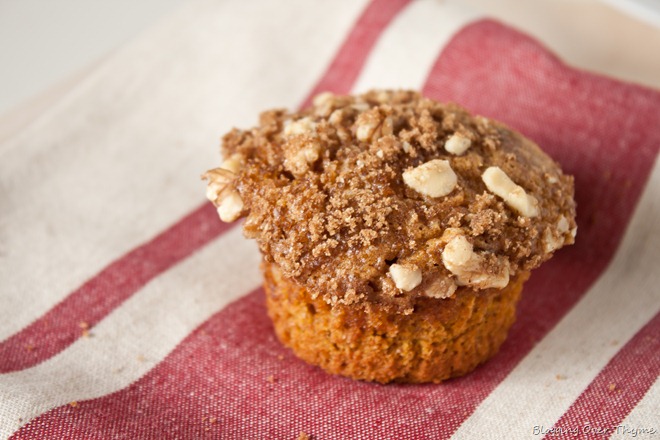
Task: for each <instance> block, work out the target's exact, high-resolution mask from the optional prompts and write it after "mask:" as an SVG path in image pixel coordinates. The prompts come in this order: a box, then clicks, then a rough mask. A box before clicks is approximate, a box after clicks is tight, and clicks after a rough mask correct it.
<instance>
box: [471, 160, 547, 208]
mask: <svg viewBox="0 0 660 440" xmlns="http://www.w3.org/2000/svg"><path fill="white" fill-rule="evenodd" d="M481 179H482V180H483V181H484V183H485V184H486V188H488V190H489V191H490V192H492V193H493V194H495V195H496V196H499V197H501V198H502V199H503V200H504V202H505V203H506V204H507V205H509V207H510V208H511V209H513V210H514V211H516V212H517V213H519V214H521V215H523V216H525V217H536V216H537V215H539V202H538V200H536V198H535V197H534V196H532V195H530V194H527V193H526V192H525V190H524V189H523V187H521V186H519V185H516V184H515V183H514V182H513V180H511V179H510V178H509V176H507V174H506V173H505V172H504V171H502V169H501V168H500V167H488V168H487V169H486V171H484V173H483V174H482V175H481Z"/></svg>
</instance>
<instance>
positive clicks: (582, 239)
mask: <svg viewBox="0 0 660 440" xmlns="http://www.w3.org/2000/svg"><path fill="white" fill-rule="evenodd" d="M373 87H381V88H382V87H396V88H400V87H404V88H415V89H420V90H422V91H423V93H424V94H425V95H427V96H430V97H433V98H436V99H439V100H443V101H455V102H458V103H461V104H462V105H464V106H466V107H467V108H469V109H470V110H472V111H473V112H475V113H478V114H482V115H485V116H489V117H493V118H496V119H499V120H502V121H504V122H506V123H507V124H509V125H511V126H512V127H514V128H516V129H517V130H520V131H521V132H523V133H524V134H526V135H527V136H529V137H530V138H532V139H534V140H535V141H536V142H538V143H539V144H540V145H541V146H542V147H543V148H544V149H545V150H546V151H547V152H548V153H549V154H550V155H551V156H552V157H553V158H555V159H556V160H557V161H558V162H560V163H561V164H562V167H563V168H564V170H565V171H566V172H568V173H570V174H573V175H574V176H575V182H576V199H577V202H578V224H579V230H578V237H577V243H576V244H575V245H574V246H571V247H569V248H566V249H563V250H561V251H560V252H558V254H557V255H556V256H555V258H553V259H552V260H551V261H550V262H549V263H546V264H545V265H544V266H542V268H540V269H539V270H537V271H536V272H534V274H533V276H532V278H531V279H530V281H529V282H528V284H527V285H526V287H525V291H524V295H523V299H522V301H521V304H520V307H519V311H518V320H517V322H516V324H515V325H514V327H513V328H512V330H511V333H510V337H509V339H508V340H507V342H506V343H505V344H504V346H503V347H502V350H501V352H500V353H499V354H498V355H497V356H496V357H495V358H494V359H492V360H491V361H489V362H488V363H487V364H485V365H483V366H482V367H480V368H478V369H477V370H476V371H475V372H474V373H472V374H470V375H468V376H466V377H464V378H460V379H457V380H452V381H449V382H447V383H444V384H440V385H387V386H382V385H376V384H369V383H362V382H356V381H351V380H348V379H343V378H339V377H334V376H329V375H327V374H325V373H323V372H322V371H321V370H319V369H318V368H315V367H311V366H308V365H306V364H305V363H303V362H301V361H299V360H298V359H297V358H295V357H294V356H293V355H292V353H291V352H290V351H288V350H287V349H284V348H283V347H282V346H281V345H280V344H279V343H278V342H277V340H276V339H275V336H274V333H273V330H272V327H271V324H270V322H269V320H268V318H267V316H266V313H265V306H264V297H263V291H262V290H261V288H260V275H259V273H258V264H259V258H260V257H259V255H258V252H257V249H256V246H255V245H254V243H252V242H249V241H247V240H246V239H244V238H243V237H242V235H241V231H240V225H237V224H231V225H226V224H222V223H221V222H220V221H219V220H218V219H217V215H216V213H215V210H214V209H213V207H212V206H211V205H210V204H209V203H206V202H204V199H203V194H204V184H203V183H202V182H200V181H199V180H198V176H199V175H200V174H201V172H203V171H205V170H206V169H208V168H209V167H212V166H214V164H217V163H218V161H219V155H218V153H217V144H218V137H219V136H220V135H221V134H222V133H224V132H226V131H228V130H229V129H230V128H231V127H232V126H239V127H249V126H251V125H253V124H254V123H255V120H256V115H257V113H258V112H259V111H260V110H262V109H265V108H269V107H274V106H285V107H289V108H296V107H304V106H305V105H307V104H308V103H309V100H310V98H311V97H312V96H313V95H314V94H316V93H317V92H320V91H324V90H330V91H334V92H337V93H349V92H352V91H364V90H367V89H369V88H373ZM659 147H660V92H658V91H655V90H650V89H647V88H643V87H640V86H637V85H633V84H625V83H622V82H619V81H615V80H612V79H609V78H606V77H604V76H600V75H596V74H592V73H588V72H584V71H579V70H576V69H573V68H571V67H569V66H566V65H565V64H563V63H562V62H561V60H559V59H558V58H557V57H556V56H554V55H553V54H551V53H550V52H549V51H548V50H547V49H545V48H544V47H543V46H542V44H540V43H539V42H537V41H535V40H533V39H531V38H529V37H528V36H526V35H524V34H521V33H519V32H518V31H515V30H513V29H511V28H509V27H506V26H504V25H502V24H500V23H498V22H495V21H492V20H489V19H488V18H487V17H482V16H480V15H479V14H475V13H473V12H470V11H465V10H463V9H461V8H460V7H457V6H456V5H454V4H453V3H452V2H443V3H441V2H435V1H432V0H418V1H409V0H371V1H367V0H360V1H356V0H341V1H333V2H313V3H312V2H308V1H304V0H291V1H287V2H265V1H263V2H246V1H239V0H232V1H225V2H214V1H211V0H197V1H194V2H191V3H189V4H188V5H187V6H186V7H185V8H184V9H182V10H180V11H179V12H178V13H177V14H175V15H173V16H171V17H170V18H169V19H167V20H165V21H163V22H162V23H160V24H159V25H158V26H156V27H155V28H152V29H151V30H150V31H149V32H147V33H145V34H143V35H142V36H141V37H140V38H138V39H137V40H135V41H134V42H132V43H131V44H129V45H127V46H125V47H124V48H123V49H122V50H120V51H119V52H118V53H115V54H114V55H113V56H112V57H110V58H109V59H108V60H107V61H106V62H105V63H103V65H102V66H101V67H100V68H99V69H97V70H96V71H94V72H93V73H92V74H91V75H90V76H89V77H87V78H86V79H85V81H84V82H83V83H81V84H79V85H78V86H77V87H75V88H74V90H72V92H71V93H70V94H68V95H67V96H66V98H65V99H63V100H62V101H60V102H59V103H58V104H57V105H56V106H54V107H53V108H52V109H51V110H50V111H49V112H47V113H46V114H44V115H43V116H42V117H40V118H39V119H38V120H36V121H35V122H34V123H33V124H32V125H30V126H29V127H27V128H26V129H24V130H23V131H22V132H20V133H19V134H17V135H15V136H13V137H12V138H11V139H9V140H7V141H5V142H4V143H2V144H0V167H1V168H0V169H1V170H2V172H1V173H0V300H1V304H2V307H0V438H3V439H4V438H12V439H44V438H57V439H68V438H71V439H74V438H75V439H82V438H85V439H108V438H127V439H166V438H172V439H174V438H177V439H198V438H226V439H296V438H298V436H299V435H300V434H301V433H305V434H308V435H309V437H310V438H312V439H318V440H320V439H441V438H456V439H473V438H476V439H503V438H507V439H528V438H539V439H540V438H577V437H578V436H579V438H597V439H601V438H617V439H624V438H660V411H659V410H658V408H660V381H658V376H659V374H660V354H659V353H660V313H659V310H660V288H659V287H658V286H659V285H660V272H658V271H657V266H658V262H659V261H660V227H658V225H657V219H658V218H660V167H659V166H658V164H657V160H656V159H657V156H658V149H659Z"/></svg>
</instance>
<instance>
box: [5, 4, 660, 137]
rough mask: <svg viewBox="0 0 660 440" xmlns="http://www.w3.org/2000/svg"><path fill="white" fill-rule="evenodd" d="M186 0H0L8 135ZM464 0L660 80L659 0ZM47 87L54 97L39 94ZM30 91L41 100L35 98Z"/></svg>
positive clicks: (591, 61) (571, 48)
mask: <svg viewBox="0 0 660 440" xmlns="http://www.w3.org/2000/svg"><path fill="white" fill-rule="evenodd" d="M185 1H186V0H139V1H133V0H113V1H107V0H105V1H102V0H57V1H49V0H0V125H4V127H2V128H4V134H5V135H8V134H9V133H10V132H12V131H15V130H17V129H18V128H20V126H22V125H23V124H24V123H26V122H27V121H28V120H29V119H31V118H32V117H33V116H34V115H36V114H38V113H39V112H40V111H41V109H43V108H45V107H47V106H48V105H49V104H50V103H52V102H53V101H55V100H56V98H57V97H59V96H61V94H62V93H64V92H66V91H67V90H68V89H70V87H72V86H73V85H75V83H76V81H77V80H79V79H80V78H81V77H84V75H85V74H86V73H87V72H89V71H90V70H92V69H93V68H94V66H95V65H96V63H98V62H100V61H102V60H103V59H104V58H105V56H107V55H108V54H109V53H111V52H112V50H113V49H115V48H117V47H120V46H121V45H122V44H123V43H125V42H127V41H130V40H131V39H133V38H134V37H135V36H137V35H138V34H139V33H140V32H142V31H144V30H145V29H147V28H149V27H150V26H152V25H153V24H154V23H155V22H156V21H158V20H159V19H160V18H161V17H163V16H165V15H167V14H168V13H170V12H171V11H173V10H175V9H176V8H177V7H178V6H180V5H182V4H184V3H185ZM438 1H441V0H438ZM465 3H466V4H468V5H470V6H472V7H473V8H474V9H475V10H477V11H479V12H483V13H485V14H487V15H490V16H493V17H495V18H497V19H500V20H502V21H505V22H508V23H509V24H513V25H514V26H515V27H518V28H520V29H522V30H524V31H525V32H528V33H529V34H531V35H533V36H536V37H537V38H539V39H540V40H541V41H543V42H544V43H545V44H547V45H548V46H549V47H550V49H552V50H554V51H555V52H557V53H558V54H559V55H560V57H561V58H563V59H564V60H566V61H567V62H568V63H570V64H572V65H575V66H577V67H582V68H585V69H589V70H593V71H597V72H601V73H605V74H608V75H610V76H615V77H618V78H621V79H624V80H628V81H634V82H638V83H641V84H644V85H647V86H652V87H656V88H660V57H658V56H657V54H658V53H660V2H657V1H655V0H536V1H534V2H528V1H526V0H498V1H496V2H493V1H491V0H465ZM53 90H55V91H56V92H57V93H56V94H55V96H53V93H52V92H53ZM46 92H50V93H51V96H45V95H46V94H47V93H46ZM35 98H39V99H40V102H38V103H37V105H35V102H34V101H35ZM21 106H22V107H29V110H30V111H29V112H28V114H26V113H25V111H24V109H20V110H21V111H15V110H17V109H18V108H19V107H21ZM12 113H14V114H12ZM1 137H2V136H0V138H1Z"/></svg>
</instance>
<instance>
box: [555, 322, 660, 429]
mask: <svg viewBox="0 0 660 440" xmlns="http://www.w3.org/2000/svg"><path fill="white" fill-rule="evenodd" d="M658 335H660V313H659V314H656V315H655V317H654V318H653V319H651V320H650V321H649V322H648V323H647V324H646V325H645V326H644V327H642V329H641V330H639V331H638V332H637V334H636V335H635V336H634V337H633V338H632V339H631V340H630V341H628V343H626V344H625V345H624V346H623V348H621V350H619V352H618V353H617V354H616V355H615V356H614V357H613V358H612V360H610V362H609V363H608V364H607V365H606V366H605V368H603V369H602V370H601V372H600V373H599V374H598V376H596V377H595V378H594V380H593V381H591V383H590V384H589V386H588V387H587V388H586V389H585V390H584V391H583V392H582V394H580V397H578V399H577V400H576V401H575V402H573V404H572V405H571V407H570V408H569V409H568V411H566V412H565V413H564V415H563V416H562V417H561V418H560V419H559V421H557V423H556V424H555V426H554V428H555V429H554V430H553V431H551V432H553V433H554V432H557V433H560V434H552V435H550V436H546V437H548V438H560V439H561V438H575V435H574V434H573V432H574V430H575V429H577V430H578V431H579V432H580V438H585V439H588V438H589V439H590V438H594V439H602V438H605V437H609V436H610V435H612V434H626V435H630V436H632V432H631V431H630V430H631V429H637V428H638V427H637V426H625V425H622V424H621V422H623V420H624V419H625V418H626V416H627V415H628V414H630V411H632V410H633V408H635V406H636V405H637V403H639V401H640V400H641V399H642V398H643V397H644V395H645V394H646V393H647V392H648V390H649V388H651V386H652V385H653V383H655V381H656V379H657V378H658V375H659V374H660V338H659V337H658ZM559 428H563V430H560V429H559ZM646 428H647V429H648V428H653V427H646ZM656 429H657V428H656ZM569 433H570V434H569Z"/></svg>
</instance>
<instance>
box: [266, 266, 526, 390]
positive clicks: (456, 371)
mask: <svg viewBox="0 0 660 440" xmlns="http://www.w3.org/2000/svg"><path fill="white" fill-rule="evenodd" d="M262 270H263V272H264V278H265V283H264V286H265V290H266V301H267V306H268V314H269V315H270V317H271V319H272V321H273V325H274V327H275V332H276V334H277V336H278V338H279V339H280V341H281V342H282V343H283V344H284V345H286V346H288V347H290V348H291V349H292V350H293V351H294V352H295V353H296V355H297V356H298V357H300V358H301V359H303V360H305V361H307V362H309V363H311V364H313V365H318V366H320V367H321V368H323V369H324V370H325V371H327V372H329V373H332V374H340V375H343V376H348V377H351V378H353V379H358V380H366V381H375V382H380V383H388V382H393V381H394V382H414V383H422V382H436V383H437V382H441V381H443V380H446V379H449V378H452V377H458V376H462V375H464V374H466V373H468V372H470V371H472V370H473V369H474V368H476V367H477V366H478V365H479V364H481V363H483V362H485V361H486V360H488V359H489V358H491V357H492V356H493V355H495V353H497V351H498V350H499V347H500V345H501V344H502V343H503V342H504V340H505V339H506V335H507V333H508V330H509V328H510V327H511V325H512V324H513V322H514V320H515V307H516V303H517V302H518V299H519V297H520V292H521V290H522V286H523V283H524V282H525V281H526V280H527V278H528V275H529V273H528V272H519V273H518V274H517V275H516V276H515V278H513V279H512V280H511V282H510V283H509V285H508V286H507V287H505V288H504V289H485V290H479V291H475V290H473V289H470V288H466V287H462V288H460V292H457V294H456V295H454V296H452V297H451V298H447V299H434V298H425V297H419V298H417V300H416V301H415V303H414V312H413V313H412V314H409V315H404V314H401V313H396V312H395V311H392V310H388V309H387V308H385V307H382V306H381V305H379V304H374V303H370V302H363V303H360V304H353V305H344V304H335V305H334V306H331V305H329V304H328V303H327V302H325V301H324V300H323V299H322V298H321V297H313V296H312V295H311V294H310V292H309V291H308V290H307V289H306V288H304V287H302V286H300V285H299V284H298V283H296V282H295V281H294V280H291V279H288V278H286V277H285V276H284V275H283V274H282V271H281V270H280V269H279V268H278V267H277V266H276V265H275V264H273V263H268V262H264V263H263V264H262Z"/></svg>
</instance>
